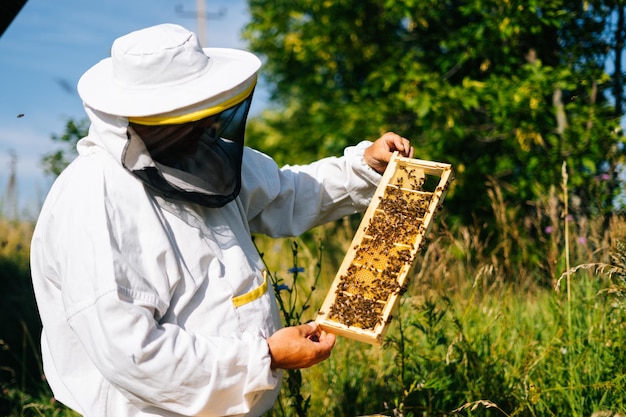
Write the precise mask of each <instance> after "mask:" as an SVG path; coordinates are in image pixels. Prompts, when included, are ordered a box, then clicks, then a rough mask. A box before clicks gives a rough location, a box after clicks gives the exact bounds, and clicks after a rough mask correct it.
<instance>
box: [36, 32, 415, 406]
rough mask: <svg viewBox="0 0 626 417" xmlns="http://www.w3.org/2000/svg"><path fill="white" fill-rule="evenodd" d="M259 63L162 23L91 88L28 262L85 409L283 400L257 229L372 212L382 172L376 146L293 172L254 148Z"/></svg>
mask: <svg viewBox="0 0 626 417" xmlns="http://www.w3.org/2000/svg"><path fill="white" fill-rule="evenodd" d="M259 67H260V62H259V60H258V58H256V57H255V56H254V55H252V54H249V53H247V52H243V51H236V50H230V49H218V48H212V49H211V48H210V49H204V50H203V49H201V48H200V46H199V44H198V42H197V39H196V37H195V35H193V34H192V33H190V32H188V31H187V30H185V29H183V28H181V27H179V26H175V25H159V26H155V27H151V28H147V29H144V30H140V31H137V32H133V33H131V34H129V35H126V36H124V37H122V38H119V39H118V40H117V41H116V42H115V43H114V45H113V48H112V57H111V58H107V59H105V60H103V61H101V62H100V63H98V64H97V65H95V66H94V67H93V68H92V69H90V70H89V71H87V72H86V73H85V75H84V76H83V77H82V78H81V81H80V82H79V92H80V94H81V97H82V99H83V100H84V102H85V108H86V111H87V114H88V115H89V118H90V119H91V123H92V125H91V128H90V130H89V135H88V136H87V137H85V138H84V139H82V140H81V141H80V142H79V144H78V151H79V156H78V157H77V158H76V159H75V160H74V161H73V162H72V163H71V164H70V166H69V167H68V168H67V169H66V170H65V171H64V172H63V173H62V174H61V175H60V177H59V178H58V179H57V181H56V182H55V184H54V185H53V187H52V189H51V191H50V193H49V195H48V197H47V199H46V202H45V204H44V206H43V209H42V211H41V214H40V218H39V220H38V223H37V226H36V230H35V233H34V237H33V241H32V254H31V263H32V276H33V283H34V288H35V293H36V297H37V303H38V306H39V310H40V314H41V319H42V321H43V334H42V348H43V361H44V371H45V374H46V377H47V380H48V382H49V384H50V386H51V387H52V390H53V392H54V395H55V397H56V398H57V399H58V400H59V401H61V402H63V403H64V404H66V405H68V406H69V407H71V408H73V409H74V410H76V411H77V412H79V413H81V414H84V415H87V416H107V417H125V416H179V415H197V416H222V415H252V416H257V415H260V414H262V413H263V412H264V411H266V410H268V409H269V408H271V406H272V404H273V403H274V401H275V399H276V396H277V394H278V390H279V387H280V370H279V369H274V367H273V366H272V363H273V362H272V361H273V360H274V359H275V358H274V357H273V354H272V352H270V349H269V347H268V343H269V342H268V339H269V338H270V336H272V335H273V334H274V333H275V332H277V330H279V328H280V321H279V315H278V311H277V308H276V302H275V300H274V295H273V291H272V290H271V288H269V289H268V282H266V281H265V280H264V274H263V271H262V268H263V264H262V261H261V259H260V257H259V255H258V254H257V252H256V250H255V248H254V246H253V243H252V241H251V237H250V235H251V233H265V234H268V235H271V236H288V235H298V234H300V233H302V232H303V231H305V230H307V229H309V228H311V227H314V226H316V225H319V224H322V223H324V222H328V221H331V220H334V219H337V218H340V217H341V216H345V215H347V214H351V213H354V212H357V211H361V210H363V209H364V208H365V207H366V206H367V204H368V203H369V199H370V198H371V195H372V194H373V192H374V191H375V186H376V183H377V181H378V180H379V178H380V175H379V173H377V172H376V171H374V170H373V169H371V168H370V166H371V164H370V163H369V162H368V163H366V161H365V160H364V153H365V152H366V150H367V149H368V148H370V147H373V146H372V145H371V143H369V142H362V143H361V144H359V145H358V146H355V147H349V148H347V149H346V150H345V153H344V155H343V156H342V157H338V158H326V159H322V160H320V161H317V162H315V163H312V164H310V165H306V166H291V167H283V168H282V169H280V168H279V167H277V166H276V164H275V163H274V162H273V161H272V159H270V158H269V157H268V156H266V155H263V154H261V153H259V152H257V151H254V150H252V149H249V148H246V147H244V146H243V128H244V124H245V119H246V116H247V111H248V108H249V101H250V99H251V97H252V90H253V89H254V84H255V82H256V73H257V70H258V69H259ZM189 138H191V139H189ZM398 138H399V136H397V135H396V136H394V137H393V139H392V140H395V141H396V143H400V142H397V141H399V140H400V139H398ZM188 139H189V140H190V141H191V142H193V143H186V142H185V141H187V140H188ZM402 139H403V138H402ZM379 140H380V139H379ZM392 140H389V141H388V142H389V143H391V141H392ZM403 140H404V141H406V139H403ZM183 142H185V143H184V146H183ZM406 143H408V142H406ZM400 148H401V146H400ZM408 149H409V148H408V145H407V146H406V148H405V149H404V150H405V152H408ZM391 150H393V149H391ZM401 150H402V149H401ZM411 153H412V148H411ZM365 159H367V158H365ZM333 343H334V339H333Z"/></svg>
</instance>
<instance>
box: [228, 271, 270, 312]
mask: <svg viewBox="0 0 626 417" xmlns="http://www.w3.org/2000/svg"><path fill="white" fill-rule="evenodd" d="M266 291H267V271H265V270H263V284H261V285H260V286H258V287H256V288H255V289H253V290H252V291H250V292H247V293H245V294H242V295H239V296H237V297H233V299H232V301H233V304H234V306H235V307H241V306H242V305H244V304H248V303H250V302H252V301H254V300H256V299H258V298H261V297H262V296H263V294H265V292H266Z"/></svg>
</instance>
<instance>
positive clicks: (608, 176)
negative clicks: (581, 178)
mask: <svg viewBox="0 0 626 417" xmlns="http://www.w3.org/2000/svg"><path fill="white" fill-rule="evenodd" d="M600 178H602V181H608V180H610V179H611V176H610V175H609V174H607V173H606V172H605V173H604V174H602V176H601V177H600Z"/></svg>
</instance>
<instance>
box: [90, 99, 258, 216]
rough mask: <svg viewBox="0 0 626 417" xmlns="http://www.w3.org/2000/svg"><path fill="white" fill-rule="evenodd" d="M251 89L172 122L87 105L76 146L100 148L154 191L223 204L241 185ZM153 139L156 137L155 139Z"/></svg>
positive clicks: (165, 194) (189, 200) (179, 198)
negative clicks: (84, 132)
mask: <svg viewBox="0 0 626 417" xmlns="http://www.w3.org/2000/svg"><path fill="white" fill-rule="evenodd" d="M251 100H252V94H250V95H249V96H248V97H247V98H246V99H245V100H243V101H242V102H240V103H238V104H236V105H234V106H233V107H231V108H228V109H226V110H224V111H222V112H220V113H218V114H215V115H211V116H209V117H206V118H204V119H201V120H199V121H193V122H188V123H183V124H175V125H158V126H144V125H138V124H135V123H129V122H128V119H127V118H125V117H118V116H112V115H108V114H106V113H101V112H98V111H96V110H93V109H91V108H89V107H88V106H86V111H87V114H88V115H89V117H90V119H91V122H92V125H91V128H90V132H89V135H88V136H87V137H86V138H85V139H83V140H81V141H80V142H79V145H78V150H79V152H80V153H85V152H88V149H89V148H90V145H99V146H102V147H104V148H105V149H107V150H108V151H109V153H111V155H112V156H113V157H114V158H115V159H116V160H117V161H119V162H120V164H121V165H122V166H124V167H125V168H126V169H127V170H128V171H130V172H131V173H132V174H133V175H135V176H136V177H137V178H138V179H140V180H141V181H142V182H143V183H144V184H145V185H146V186H147V187H148V188H150V189H152V190H153V191H154V192H156V193H158V194H160V195H162V196H164V197H166V198H169V199H175V200H181V201H187V202H191V203H197V204H200V205H203V206H206V207H222V206H224V205H225V204H227V203H228V202H230V201H232V200H233V199H235V198H236V197H237V195H238V194H239V191H240V189H241V161H242V155H243V148H244V133H245V123H246V119H247V115H248V111H249V109H250V102H251ZM155 138H156V139H155Z"/></svg>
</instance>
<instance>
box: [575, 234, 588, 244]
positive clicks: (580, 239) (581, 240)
mask: <svg viewBox="0 0 626 417" xmlns="http://www.w3.org/2000/svg"><path fill="white" fill-rule="evenodd" d="M577 240H578V243H579V244H580V245H586V244H587V238H586V237H585V236H578V239H577Z"/></svg>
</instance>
